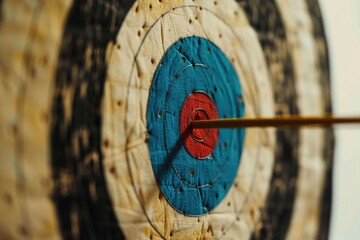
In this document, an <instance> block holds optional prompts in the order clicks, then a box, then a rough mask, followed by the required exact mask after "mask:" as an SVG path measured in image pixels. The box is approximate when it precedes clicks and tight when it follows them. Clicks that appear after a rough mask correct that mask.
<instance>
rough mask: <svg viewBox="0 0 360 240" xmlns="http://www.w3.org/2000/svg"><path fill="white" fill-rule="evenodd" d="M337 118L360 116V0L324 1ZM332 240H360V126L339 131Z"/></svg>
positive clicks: (343, 128)
mask: <svg viewBox="0 0 360 240" xmlns="http://www.w3.org/2000/svg"><path fill="white" fill-rule="evenodd" d="M320 4H321V7H322V12H323V17H324V23H325V28H326V34H327V39H328V43H329V51H330V62H331V73H332V93H333V107H334V112H335V114H336V115H357V116H360V0H320ZM335 133H336V148H335V151H336V152H335V165H334V191H333V206H332V220H331V233H330V234H331V235H330V236H331V239H333V240H338V239H339V240H347V239H350V240H352V239H354V240H357V239H360V126H359V127H338V128H336V131H335Z"/></svg>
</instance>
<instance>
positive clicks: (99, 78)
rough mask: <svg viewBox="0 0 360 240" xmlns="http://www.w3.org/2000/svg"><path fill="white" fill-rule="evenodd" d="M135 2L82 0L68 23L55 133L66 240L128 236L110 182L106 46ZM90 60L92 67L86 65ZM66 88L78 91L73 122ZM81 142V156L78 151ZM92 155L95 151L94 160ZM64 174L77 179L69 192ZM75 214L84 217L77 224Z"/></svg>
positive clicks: (58, 79) (54, 164)
mask: <svg viewBox="0 0 360 240" xmlns="http://www.w3.org/2000/svg"><path fill="white" fill-rule="evenodd" d="M133 3H134V1H132V0H76V1H74V3H73V5H72V7H71V10H70V13H69V17H68V19H67V22H66V25H65V28H64V35H63V40H62V46H61V51H60V55H59V64H58V69H57V73H56V84H55V97H54V100H53V107H52V119H53V122H52V132H51V158H52V168H53V177H54V180H55V190H54V194H53V199H54V201H55V203H56V207H57V214H58V220H59V225H60V226H59V227H60V230H61V233H62V237H63V238H64V239H84V240H89V239H124V238H125V237H124V234H123V233H122V231H121V229H120V224H119V222H118V220H117V219H116V216H115V213H114V210H113V206H112V203H111V199H110V196H109V193H108V191H107V187H106V181H105V175H104V169H103V158H102V153H101V144H102V143H101V125H102V124H101V120H102V118H101V109H100V107H101V102H102V98H103V92H104V82H105V79H106V69H107V65H106V60H105V54H106V49H107V46H108V44H109V43H114V44H116V42H114V41H115V39H116V35H117V33H118V31H119V29H120V27H121V24H122V22H123V20H124V18H125V16H126V14H127V12H128V11H129V9H130V7H131V6H132V5H133ZM86 49H91V56H90V58H87V56H86V55H85V52H86ZM87 61H90V62H91V67H88V68H87V67H86V62H87ZM82 84H86V85H87V88H86V94H85V97H82V96H81V94H80V93H81V92H80V91H81V85H82ZM64 89H72V90H73V91H74V99H73V101H72V109H71V120H70V122H66V119H65V107H64V105H63V100H64V98H65V96H64V95H63V90H64ZM82 131H87V132H88V133H90V134H89V139H88V145H87V144H85V143H84V140H83V139H82V138H81V137H80V136H81V134H79V133H80V132H82ZM76 144H77V145H78V146H79V155H76V154H74V149H73V146H74V145H76ZM94 153H95V154H94ZM96 155H97V156H98V157H95V156H96ZM89 156H94V158H93V159H92V160H91V161H90V162H88V161H87V160H88V159H89ZM62 174H67V175H69V176H70V177H71V179H72V181H71V183H70V184H69V186H68V188H69V189H68V193H66V191H65V194H64V191H63V189H62V188H63V186H62V184H60V181H59V178H60V176H61V175H62ZM74 216H77V219H78V221H77V222H75V223H74ZM75 219H76V218H75ZM74 230H77V231H74ZM76 232H78V233H77V234H76ZM74 233H75V234H74Z"/></svg>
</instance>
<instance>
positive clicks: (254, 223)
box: [0, 0, 333, 239]
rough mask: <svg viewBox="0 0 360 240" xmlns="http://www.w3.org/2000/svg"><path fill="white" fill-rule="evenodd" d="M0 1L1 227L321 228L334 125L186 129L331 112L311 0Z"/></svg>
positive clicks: (113, 232) (146, 235) (266, 235)
mask: <svg viewBox="0 0 360 240" xmlns="http://www.w3.org/2000/svg"><path fill="white" fill-rule="evenodd" d="M0 6H1V13H4V14H1V15H0V51H1V52H2V55H4V56H7V57H6V60H5V59H4V58H1V64H0V79H1V80H0V84H1V87H0V99H1V102H2V108H1V109H0V130H1V132H0V133H1V134H2V136H3V137H2V138H1V139H0V162H1V163H2V167H1V168H0V178H1V181H0V194H1V195H2V196H4V197H3V201H0V213H1V214H2V215H3V216H6V217H3V218H1V219H0V238H6V239H23V238H33V239H51V238H64V239H284V238H288V239H326V238H327V236H328V228H329V221H330V207H331V171H332V157H333V155H332V153H333V133H332V131H331V130H324V129H274V128H262V129H260V128H249V129H192V128H191V127H190V126H189V125H190V123H191V121H193V120H202V119H214V118H241V117H253V118H256V117H273V116H275V115H322V114H325V113H331V105H330V103H331V101H330V100H331V99H330V86H329V67H328V59H327V47H326V42H325V37H324V31H323V26H322V20H321V13H320V9H319V6H318V3H317V2H316V1H310V0H308V1H296V2H295V1H292V2H289V1H286V0H271V1H260V0H238V1H235V0H228V1H208V0H184V1H178V0H176V1H168V0H162V1H159V0H156V1H155V0H139V1H130V0H129V1H114V0H101V1H98V0H84V1H77V0H74V1H71V0H70V1H68V0H57V1H39V2H31V3H30V2H29V3H24V2H22V1H12V0H3V1H0ZM14 12H16V13H17V14H18V15H22V16H23V17H22V18H16V19H15V18H14V17H12V16H13V13H14Z"/></svg>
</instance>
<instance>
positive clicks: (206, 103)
mask: <svg viewBox="0 0 360 240" xmlns="http://www.w3.org/2000/svg"><path fill="white" fill-rule="evenodd" d="M216 118H218V112H217V109H216V105H215V104H214V102H213V101H212V100H211V98H210V97H209V96H208V95H207V94H206V93H203V92H193V93H191V94H190V95H189V96H188V97H187V98H186V100H185V101H184V103H183V106H182V109H181V113H180V131H181V136H182V140H183V143H184V145H185V148H186V150H187V151H188V152H189V154H190V155H191V156H193V157H195V158H197V159H204V158H206V157H208V156H210V154H211V153H212V151H213V150H214V148H215V146H216V143H217V138H218V129H214V128H212V129H192V128H190V126H189V125H190V123H191V122H192V121H194V120H207V119H216Z"/></svg>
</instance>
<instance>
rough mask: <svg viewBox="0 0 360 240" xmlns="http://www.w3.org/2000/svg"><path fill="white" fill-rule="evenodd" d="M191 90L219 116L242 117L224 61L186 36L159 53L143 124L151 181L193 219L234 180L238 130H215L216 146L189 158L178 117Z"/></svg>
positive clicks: (231, 75)
mask: <svg viewBox="0 0 360 240" xmlns="http://www.w3.org/2000/svg"><path fill="white" fill-rule="evenodd" d="M195 91H202V92H205V93H206V94H208V95H209V96H210V97H211V98H212V99H213V101H214V103H215V104H216V107H217V109H218V113H219V117H220V118H229V117H236V118H237V117H243V116H244V108H245V106H244V102H243V101H242V91H241V86H240V82H239V79H238V77H237V75H236V72H235V70H234V69H233V67H232V65H231V63H230V61H229V60H228V59H227V58H226V56H225V55H224V53H222V51H221V50H220V49H219V48H218V47H217V46H216V45H215V44H213V43H212V42H210V41H209V40H207V39H204V38H200V37H188V38H184V39H181V40H179V41H177V42H176V43H174V44H173V45H172V46H171V47H170V48H169V49H168V50H167V52H166V53H165V55H164V56H163V59H162V61H161V63H160V64H159V66H158V68H157V70H156V72H155V74H154V78H153V82H152V86H151V89H150V94H149V100H148V109H147V118H146V119H147V126H148V134H149V142H148V144H149V151H150V158H151V163H152V167H153V170H154V173H155V177H156V181H157V183H158V185H159V187H160V189H161V191H162V192H163V194H164V196H165V198H166V199H167V201H168V202H169V204H170V205H172V206H173V207H174V208H175V209H176V210H177V211H179V212H181V213H183V214H185V215H189V216H198V215H202V214H205V213H207V212H209V211H211V210H212V209H214V208H215V207H216V206H217V205H218V204H219V203H220V202H221V201H222V199H223V198H224V197H225V195H226V193H227V192H228V191H229V189H230V187H231V186H232V184H233V181H234V179H235V176H236V173H237V170H238V167H239V164H240V157H241V153H242V148H243V141H244V135H245V130H244V129H236V130H234V129H220V130H219V136H218V142H217V145H216V147H215V149H214V151H213V153H212V154H211V156H209V157H208V158H206V159H203V160H199V159H196V158H194V157H192V156H191V155H190V154H189V153H188V152H187V150H186V148H185V146H184V145H183V143H182V139H181V136H180V126H179V117H180V111H181V107H182V105H183V103H184V101H185V99H186V98H187V97H188V96H189V94H191V93H192V92H195Z"/></svg>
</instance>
